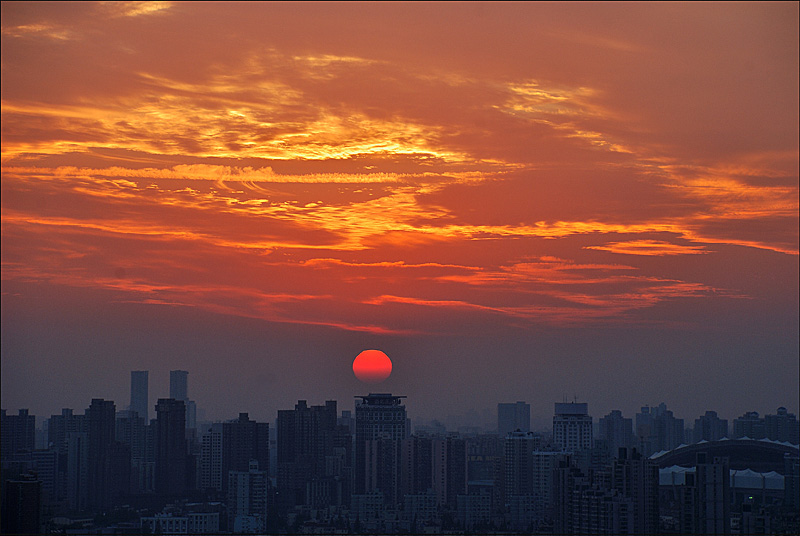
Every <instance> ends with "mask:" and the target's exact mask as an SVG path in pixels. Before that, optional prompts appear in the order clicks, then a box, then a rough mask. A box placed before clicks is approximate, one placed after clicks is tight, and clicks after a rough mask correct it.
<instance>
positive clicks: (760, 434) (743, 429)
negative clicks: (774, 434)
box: [733, 411, 767, 439]
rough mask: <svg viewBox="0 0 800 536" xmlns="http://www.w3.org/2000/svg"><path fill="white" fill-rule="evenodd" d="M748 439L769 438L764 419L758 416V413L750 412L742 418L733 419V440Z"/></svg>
mask: <svg viewBox="0 0 800 536" xmlns="http://www.w3.org/2000/svg"><path fill="white" fill-rule="evenodd" d="M742 437H747V438H750V439H764V438H765V437H767V428H766V425H765V424H764V419H763V418H761V417H759V416H758V412H757V411H748V412H747V413H745V414H744V415H742V416H741V417H737V418H735V419H733V438H734V439H739V438H742Z"/></svg>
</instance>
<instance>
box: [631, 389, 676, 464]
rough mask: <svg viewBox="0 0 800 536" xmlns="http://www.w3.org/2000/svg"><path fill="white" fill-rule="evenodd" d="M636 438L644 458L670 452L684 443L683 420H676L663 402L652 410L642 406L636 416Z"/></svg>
mask: <svg viewBox="0 0 800 536" xmlns="http://www.w3.org/2000/svg"><path fill="white" fill-rule="evenodd" d="M636 437H637V439H638V443H639V451H640V452H641V453H642V455H644V456H650V455H651V454H654V453H656V452H660V451H662V450H672V449H674V448H676V447H677V446H678V445H680V444H682V443H683V441H684V426H683V419H676V418H675V416H674V415H673V414H672V411H670V410H668V409H667V405H666V404H664V403H663V402H662V403H661V404H659V405H658V406H656V407H653V408H651V407H649V406H644V407H642V410H641V412H639V413H637V414H636Z"/></svg>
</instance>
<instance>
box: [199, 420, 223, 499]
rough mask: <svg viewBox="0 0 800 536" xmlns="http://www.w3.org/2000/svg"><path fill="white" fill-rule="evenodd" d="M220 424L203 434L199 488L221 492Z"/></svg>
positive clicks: (213, 425) (212, 426)
mask: <svg viewBox="0 0 800 536" xmlns="http://www.w3.org/2000/svg"><path fill="white" fill-rule="evenodd" d="M222 424H223V423H221V422H219V423H213V424H212V425H211V428H209V429H208V431H207V432H206V433H205V434H203V438H202V446H201V450H200V489H201V490H212V489H213V490H216V491H218V492H222Z"/></svg>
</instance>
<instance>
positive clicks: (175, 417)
mask: <svg viewBox="0 0 800 536" xmlns="http://www.w3.org/2000/svg"><path fill="white" fill-rule="evenodd" d="M156 415H157V417H156V459H155V462H156V464H155V489H156V493H159V494H161V495H165V496H177V495H181V494H182V493H184V492H185V491H186V484H187V476H188V475H187V465H188V464H187V461H188V459H187V457H188V453H187V450H186V406H185V405H184V403H183V400H175V399H173V398H160V399H159V400H158V404H156Z"/></svg>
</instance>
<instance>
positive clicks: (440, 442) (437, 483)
mask: <svg viewBox="0 0 800 536" xmlns="http://www.w3.org/2000/svg"><path fill="white" fill-rule="evenodd" d="M431 446H432V447H433V452H432V456H431V457H432V462H433V467H432V472H433V491H434V493H435V495H436V503H437V504H438V505H442V506H447V507H449V508H450V509H451V510H456V508H457V507H458V499H457V498H458V496H459V495H466V494H467V443H466V441H464V439H462V438H461V437H459V436H458V435H449V436H448V437H446V438H435V439H433V440H432V445H431Z"/></svg>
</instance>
